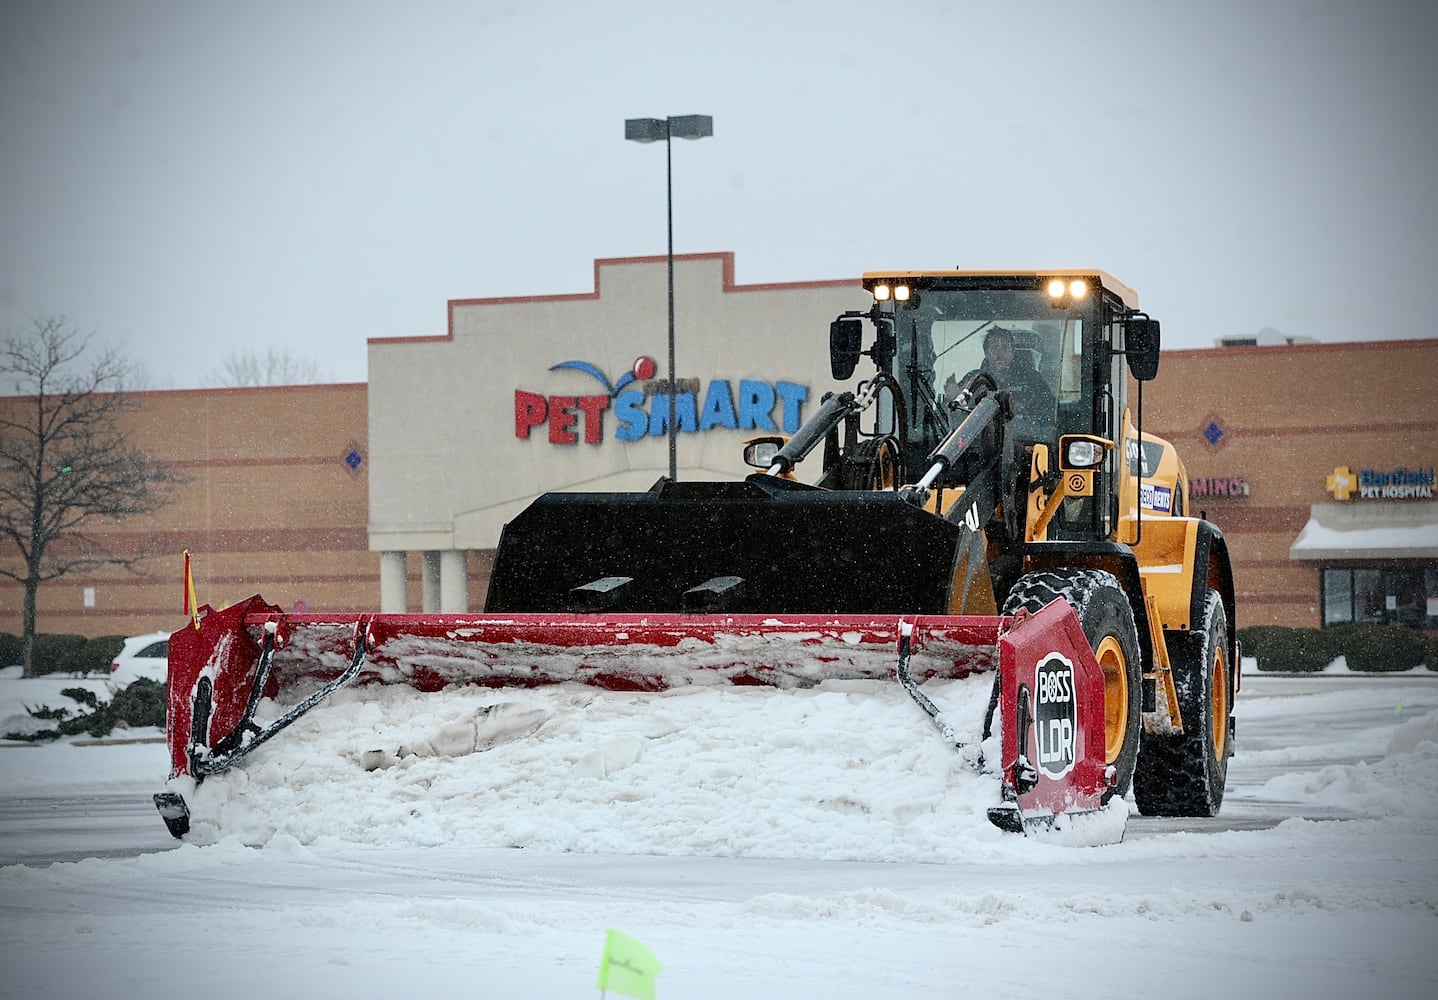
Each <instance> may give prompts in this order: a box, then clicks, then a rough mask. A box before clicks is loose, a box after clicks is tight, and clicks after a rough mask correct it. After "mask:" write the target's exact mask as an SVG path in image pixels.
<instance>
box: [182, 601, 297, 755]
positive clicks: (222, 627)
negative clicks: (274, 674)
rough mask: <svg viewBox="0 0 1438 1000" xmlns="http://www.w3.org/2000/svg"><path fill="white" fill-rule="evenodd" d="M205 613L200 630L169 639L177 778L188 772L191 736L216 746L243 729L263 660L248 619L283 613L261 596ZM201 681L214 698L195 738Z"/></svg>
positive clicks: (189, 629) (184, 631)
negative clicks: (235, 731) (246, 626)
mask: <svg viewBox="0 0 1438 1000" xmlns="http://www.w3.org/2000/svg"><path fill="white" fill-rule="evenodd" d="M201 610H202V611H203V612H206V613H205V615H204V617H203V618H202V619H201V621H200V627H199V628H198V629H197V628H195V626H194V625H193V624H189V623H187V624H186V625H185V627H184V628H182V629H179V630H178V631H176V632H174V633H173V634H172V635H171V636H170V645H169V664H168V667H167V671H168V673H167V677H168V681H167V683H168V685H169V700H168V702H167V704H166V707H165V732H166V742H167V743H168V745H169V751H170V768H171V771H172V773H174V774H188V773H189V769H190V768H189V758H188V751H189V745H190V742H191V738H192V735H193V736H194V737H198V738H199V740H200V741H201V742H202V743H204V744H205V745H209V746H213V745H214V744H215V743H217V742H219V740H221V739H223V738H224V737H225V736H228V735H229V734H230V733H231V732H232V731H233V730H234V729H235V727H236V726H238V725H239V724H240V720H241V719H242V718H243V716H244V712H245V706H246V704H247V702H248V699H249V695H250V691H251V690H252V689H253V681H254V678H255V671H256V668H257V667H258V665H259V661H260V645H259V642H258V641H257V639H256V638H255V637H253V636H252V635H251V634H250V632H249V631H248V630H246V628H245V620H246V618H247V616H251V615H257V614H263V613H265V612H278V611H279V609H278V608H274V607H271V606H270V605H268V604H266V603H265V602H264V600H263V599H261V598H260V597H258V596H256V597H252V598H250V599H249V600H247V601H240V602H239V603H237V604H232V605H230V606H229V607H228V608H225V609H224V610H223V611H213V610H211V609H210V608H209V607H208V606H207V607H205V608H203V609H201ZM201 681H206V682H208V684H209V686H210V689H211V690H212V691H213V694H212V696H211V697H210V698H209V699H208V700H207V701H206V703H205V706H204V707H203V708H202V711H205V712H207V713H208V717H207V719H206V720H205V721H204V725H203V729H204V732H202V733H195V732H194V726H195V719H194V709H195V703H196V697H195V696H196V691H197V689H198V687H199V685H200V683H201Z"/></svg>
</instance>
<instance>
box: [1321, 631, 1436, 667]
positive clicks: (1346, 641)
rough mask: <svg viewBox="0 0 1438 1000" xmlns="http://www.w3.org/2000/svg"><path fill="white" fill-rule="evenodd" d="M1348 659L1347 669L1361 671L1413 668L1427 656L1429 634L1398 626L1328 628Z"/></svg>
mask: <svg viewBox="0 0 1438 1000" xmlns="http://www.w3.org/2000/svg"><path fill="white" fill-rule="evenodd" d="M1329 631H1330V632H1332V633H1333V635H1334V638H1335V639H1336V640H1337V642H1338V646H1339V649H1340V650H1341V651H1342V653H1343V656H1344V658H1345V659H1346V660H1347V661H1348V669H1349V670H1356V671H1361V672H1363V673H1389V672H1394V671H1402V670H1412V669H1413V668H1414V667H1416V666H1420V665H1421V664H1422V663H1423V662H1424V660H1425V659H1426V658H1427V657H1428V655H1429V650H1428V647H1429V642H1428V637H1427V636H1426V635H1424V634H1423V633H1422V632H1420V631H1418V630H1417V629H1412V628H1404V627H1402V626H1400V625H1373V624H1361V625H1340V626H1338V627H1336V628H1332V629H1329Z"/></svg>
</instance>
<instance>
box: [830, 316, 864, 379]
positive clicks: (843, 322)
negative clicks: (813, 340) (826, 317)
mask: <svg viewBox="0 0 1438 1000" xmlns="http://www.w3.org/2000/svg"><path fill="white" fill-rule="evenodd" d="M863 343H864V321H863V320H862V319H858V318H857V317H848V316H840V317H839V318H838V319H836V320H834V322H832V323H830V324H829V371H830V372H832V373H833V375H834V378H835V379H836V380H837V381H840V382H845V381H848V379H850V378H851V377H852V376H853V374H854V369H855V368H857V367H858V365H859V355H860V353H862V352H861V350H860V348H861V347H863Z"/></svg>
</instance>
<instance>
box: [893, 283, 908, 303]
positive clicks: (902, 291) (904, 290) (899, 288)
mask: <svg viewBox="0 0 1438 1000" xmlns="http://www.w3.org/2000/svg"><path fill="white" fill-rule="evenodd" d="M894 301H895V302H907V301H909V286H908V285H895V286H894Z"/></svg>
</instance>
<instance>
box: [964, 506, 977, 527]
mask: <svg viewBox="0 0 1438 1000" xmlns="http://www.w3.org/2000/svg"><path fill="white" fill-rule="evenodd" d="M964 524H966V525H968V527H969V530H970V531H978V530H979V509H978V508H977V507H970V508H969V509H968V510H967V511H965V512H964Z"/></svg>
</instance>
